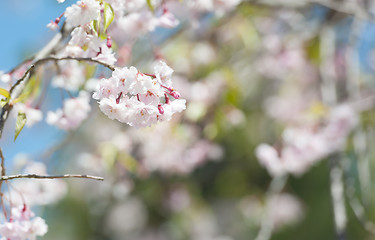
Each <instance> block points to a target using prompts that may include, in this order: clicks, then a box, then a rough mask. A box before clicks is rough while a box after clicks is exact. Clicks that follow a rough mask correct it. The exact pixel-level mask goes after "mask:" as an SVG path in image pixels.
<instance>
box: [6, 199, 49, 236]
mask: <svg viewBox="0 0 375 240" xmlns="http://www.w3.org/2000/svg"><path fill="white" fill-rule="evenodd" d="M34 216H35V214H34V213H33V212H32V211H31V210H30V209H29V208H28V207H27V206H26V205H23V206H22V205H21V206H19V207H18V208H15V207H14V208H12V214H11V217H10V220H9V222H5V223H3V224H0V235H1V240H27V239H29V240H34V239H36V237H37V236H43V235H44V234H46V233H47V229H48V226H47V224H46V222H45V221H44V219H42V218H40V217H34Z"/></svg>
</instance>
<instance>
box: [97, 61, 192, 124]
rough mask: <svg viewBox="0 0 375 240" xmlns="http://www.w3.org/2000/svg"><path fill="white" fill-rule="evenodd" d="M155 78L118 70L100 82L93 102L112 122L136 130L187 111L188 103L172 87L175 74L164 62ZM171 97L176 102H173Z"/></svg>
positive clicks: (156, 71)
mask: <svg viewBox="0 0 375 240" xmlns="http://www.w3.org/2000/svg"><path fill="white" fill-rule="evenodd" d="M154 70H155V74H154V75H149V74H144V73H142V72H139V71H138V70H137V69H136V68H135V67H130V68H127V67H124V68H117V69H116V70H115V71H113V73H112V77H111V78H109V79H105V78H104V79H101V80H100V81H99V84H98V87H97V90H96V91H95V92H94V95H93V98H94V99H96V100H98V103H99V107H100V109H101V110H102V111H103V113H104V114H106V115H107V116H108V117H109V118H110V119H116V120H118V121H120V122H122V123H127V124H129V125H130V126H134V127H146V126H150V125H152V124H154V123H156V122H158V121H165V120H167V121H168V120H170V119H171V117H172V115H173V114H174V113H176V112H181V111H182V110H184V109H185V108H186V106H185V104H186V100H184V99H179V97H180V95H179V93H178V92H176V91H175V90H174V89H173V88H172V86H171V82H172V81H171V77H172V73H173V70H172V69H171V68H170V67H169V66H168V65H167V64H166V63H164V62H162V61H160V62H159V63H157V64H156V66H155V68H154ZM171 97H172V98H173V99H174V100H171Z"/></svg>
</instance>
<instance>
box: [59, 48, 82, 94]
mask: <svg viewBox="0 0 375 240" xmlns="http://www.w3.org/2000/svg"><path fill="white" fill-rule="evenodd" d="M75 53H76V54H79V53H78V52H75ZM58 65H59V67H60V74H59V75H57V76H55V77H54V78H53V79H52V86H54V87H61V88H65V89H67V90H70V91H77V90H78V89H79V87H80V86H81V85H82V84H83V83H84V81H85V76H84V67H83V66H80V65H79V63H78V62H74V61H60V62H58Z"/></svg>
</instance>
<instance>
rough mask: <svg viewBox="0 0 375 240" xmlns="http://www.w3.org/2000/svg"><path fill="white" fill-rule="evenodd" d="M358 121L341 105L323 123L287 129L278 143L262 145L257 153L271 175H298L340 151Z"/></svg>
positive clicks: (353, 114)
mask: <svg viewBox="0 0 375 240" xmlns="http://www.w3.org/2000/svg"><path fill="white" fill-rule="evenodd" d="M357 124H358V115H357V113H356V112H355V110H353V109H352V108H351V107H350V106H348V105H340V106H337V107H335V108H333V109H332V110H331V111H330V113H329V114H328V115H327V116H326V117H325V119H324V120H323V123H313V124H305V125H303V126H298V127H296V126H294V127H288V128H286V129H285V130H284V133H283V135H282V141H281V144H280V145H279V146H278V145H276V146H270V145H268V144H261V145H259V146H258V147H257V149H256V155H257V157H258V159H259V162H260V163H261V164H262V165H263V166H264V167H266V168H267V170H268V172H269V173H270V174H271V175H273V176H280V175H284V174H288V173H291V174H294V175H300V174H302V173H304V172H306V171H307V170H308V169H309V168H310V167H311V166H312V165H313V164H314V163H316V162H317V161H319V160H321V159H322V158H324V157H326V156H328V155H329V154H331V153H333V152H336V151H338V150H340V149H341V148H342V147H343V146H344V143H345V142H346V139H347V136H348V135H349V133H350V132H351V130H352V129H353V128H354V127H355V126H356V125H357Z"/></svg>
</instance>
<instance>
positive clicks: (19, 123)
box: [14, 112, 27, 141]
mask: <svg viewBox="0 0 375 240" xmlns="http://www.w3.org/2000/svg"><path fill="white" fill-rule="evenodd" d="M26 121H27V119H26V114H25V113H21V112H19V113H18V115H17V120H16V129H15V132H14V141H16V139H17V137H18V135H19V134H20V132H21V131H22V129H23V127H24V126H25V124H26Z"/></svg>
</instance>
